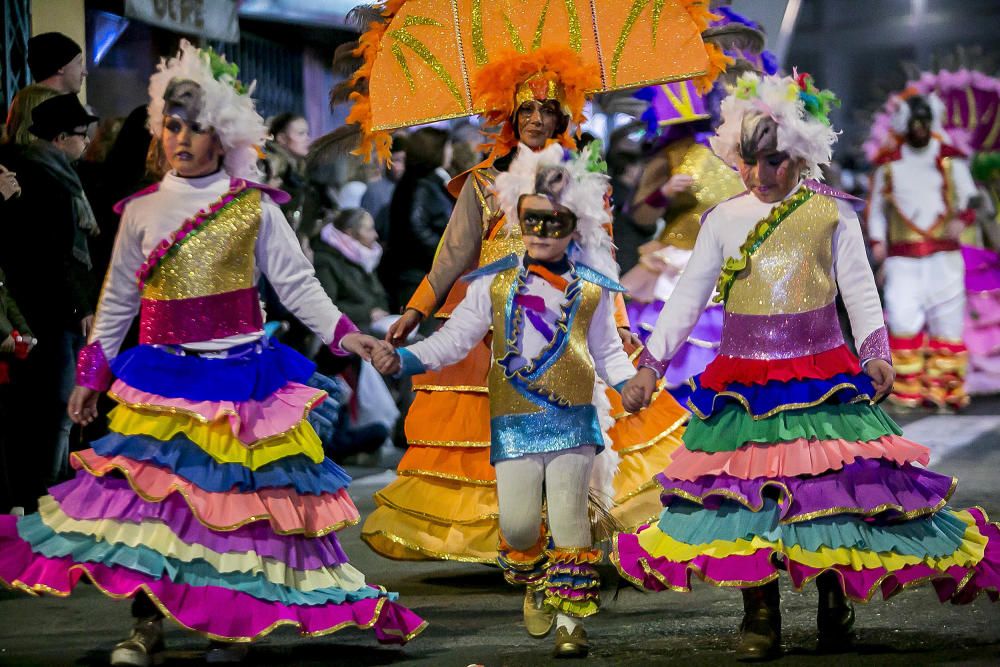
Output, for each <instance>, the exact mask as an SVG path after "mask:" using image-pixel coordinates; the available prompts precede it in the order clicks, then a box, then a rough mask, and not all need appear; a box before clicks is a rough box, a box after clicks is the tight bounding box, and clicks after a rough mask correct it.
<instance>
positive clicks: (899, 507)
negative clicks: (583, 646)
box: [656, 459, 957, 522]
mask: <svg viewBox="0 0 1000 667" xmlns="http://www.w3.org/2000/svg"><path fill="white" fill-rule="evenodd" d="M656 480H657V482H659V484H660V486H662V487H663V493H662V494H661V499H662V501H663V504H664V506H666V505H667V503H668V502H669V501H670V499H671V498H674V497H679V498H683V499H686V500H690V501H694V502H700V503H701V504H703V505H704V506H705V507H709V508H717V507H718V506H719V505H720V503H721V502H722V501H724V500H736V501H738V502H740V503H742V504H743V505H745V506H747V507H748V508H750V509H752V510H754V511H755V512H756V511H759V510H760V509H761V508H762V507H763V506H764V497H765V495H770V493H773V492H775V491H777V494H778V506H779V507H780V508H781V519H782V521H785V522H792V521H804V520H808V519H812V518H816V517H818V516H822V515H825V514H829V513H832V512H833V511H836V513H838V514H863V515H875V514H880V515H882V516H886V517H888V518H894V517H893V515H896V517H895V518H898V517H899V515H900V514H902V515H908V516H910V517H911V518H912V517H913V516H916V515H920V514H926V513H930V512H934V511H937V510H938V509H940V508H941V507H943V506H944V505H945V503H946V502H947V501H948V498H950V497H951V494H952V493H953V492H954V489H955V484H956V481H957V480H956V479H955V478H954V477H948V476H946V475H939V474H937V473H935V472H931V471H929V470H924V469H923V468H917V467H914V466H912V465H908V464H906V465H902V466H898V465H896V464H894V463H891V462H889V461H886V460H884V459H858V460H856V461H855V462H854V463H851V464H849V465H846V466H844V467H843V468H842V469H841V470H837V471H832V472H828V473H824V474H822V475H819V476H816V477H777V478H767V477H757V478H755V479H740V478H738V477H734V476H732V475H717V476H705V477H699V478H698V479H695V480H693V481H685V480H676V479H673V480H672V479H669V478H667V477H666V476H665V475H664V474H663V473H660V474H658V475H657V476H656ZM769 490H770V492H769Z"/></svg>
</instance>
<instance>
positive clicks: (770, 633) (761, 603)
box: [736, 581, 781, 662]
mask: <svg viewBox="0 0 1000 667" xmlns="http://www.w3.org/2000/svg"><path fill="white" fill-rule="evenodd" d="M780 655H781V601H780V598H779V596H778V582H776V581H772V582H771V583H769V584H765V585H763V586H758V587H755V588H744V589H743V621H742V622H741V623H740V643H739V645H738V646H737V647H736V659H737V660H740V661H743V662H754V661H758V660H770V659H772V658H776V657H778V656H780Z"/></svg>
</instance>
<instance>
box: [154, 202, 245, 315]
mask: <svg viewBox="0 0 1000 667" xmlns="http://www.w3.org/2000/svg"><path fill="white" fill-rule="evenodd" d="M260 215H261V208H260V190H257V189H253V188H247V189H245V190H243V191H242V192H240V193H239V194H237V195H236V196H235V197H234V198H233V200H232V201H230V202H229V203H228V204H226V205H225V206H224V207H223V208H221V209H220V210H219V211H218V212H217V213H216V214H215V215H214V217H212V218H211V219H210V220H208V221H206V222H205V223H204V224H202V225H201V226H200V227H198V228H197V229H195V230H193V231H192V232H191V233H189V234H187V235H186V236H185V237H184V238H183V239H182V240H180V241H177V242H175V243H174V245H173V246H172V247H171V248H170V250H169V251H167V253H166V255H165V256H164V257H163V259H162V260H160V262H159V264H157V265H156V267H155V268H154V270H153V273H152V275H151V276H150V277H149V278H148V279H147V280H146V284H145V286H144V287H143V291H142V298H143V299H144V300H153V301H168V300H175V299H190V298H193V297H205V296H213V295H216V294H223V293H226V292H235V291H237V290H242V289H247V288H251V287H253V286H254V267H255V263H254V246H255V245H256V243H257V232H258V229H259V227H260Z"/></svg>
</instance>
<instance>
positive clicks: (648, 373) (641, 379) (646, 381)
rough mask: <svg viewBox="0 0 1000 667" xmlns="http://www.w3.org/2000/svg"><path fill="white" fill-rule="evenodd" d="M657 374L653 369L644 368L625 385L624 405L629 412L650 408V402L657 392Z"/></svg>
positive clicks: (623, 392)
mask: <svg viewBox="0 0 1000 667" xmlns="http://www.w3.org/2000/svg"><path fill="white" fill-rule="evenodd" d="M656 380H657V377H656V373H654V372H653V369H651V368H646V367H645V366H643V367H642V368H640V369H639V372H638V373H636V374H635V376H634V377H633V378H632V379H631V380H629V381H628V382H627V383H625V388H624V389H622V405H624V406H625V409H626V410H628V411H629V412H639V410H642V409H643V408H645V407H649V400H650V398H652V396H653V392H654V391H656Z"/></svg>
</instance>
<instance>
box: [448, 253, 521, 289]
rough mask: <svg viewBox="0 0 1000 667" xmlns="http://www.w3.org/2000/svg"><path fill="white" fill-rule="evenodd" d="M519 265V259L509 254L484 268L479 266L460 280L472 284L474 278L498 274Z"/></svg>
mask: <svg viewBox="0 0 1000 667" xmlns="http://www.w3.org/2000/svg"><path fill="white" fill-rule="evenodd" d="M520 263H521V258H520V257H518V256H517V255H515V254H513V253H512V254H510V255H507V256H506V257H504V258H503V259H498V260H497V261H495V262H493V263H492V264H487V265H486V266H481V267H479V268H478V269H476V270H475V271H470V272H469V273H466V274H465V275H464V276H462V280H464V281H466V282H472V281H473V280H475V279H476V278H479V277H482V276H488V275H490V274H493V273H500V272H501V271H506V270H507V269H513V268H514V267H515V266H517V265H519V264H520Z"/></svg>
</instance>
